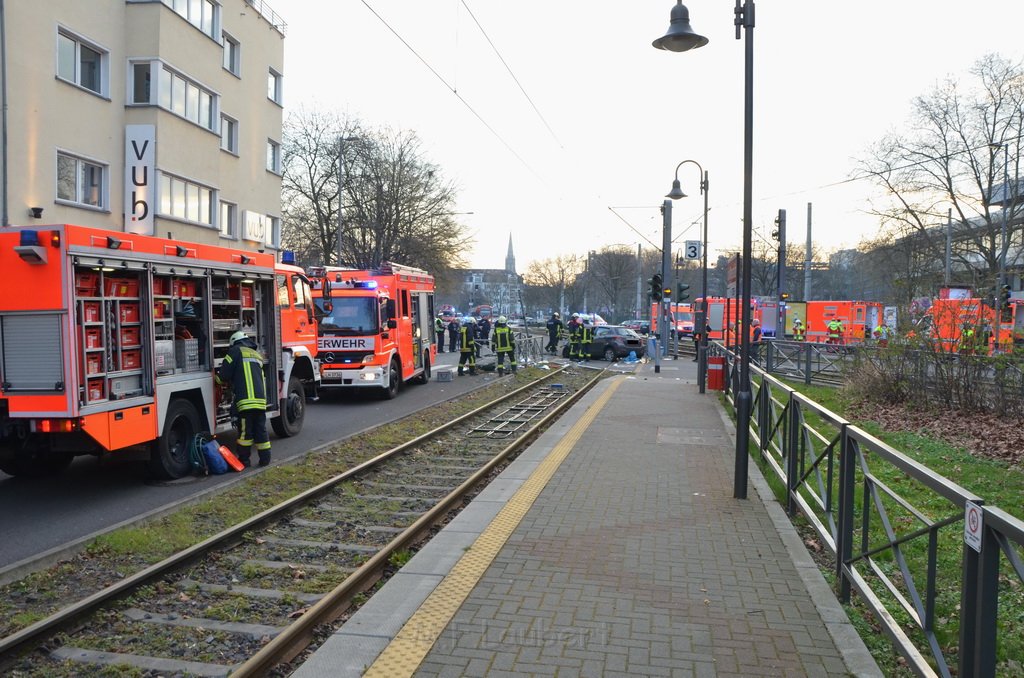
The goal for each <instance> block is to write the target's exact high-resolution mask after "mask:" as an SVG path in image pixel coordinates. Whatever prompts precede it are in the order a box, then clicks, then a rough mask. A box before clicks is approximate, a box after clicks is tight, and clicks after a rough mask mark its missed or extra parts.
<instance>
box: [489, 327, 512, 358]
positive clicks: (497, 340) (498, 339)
mask: <svg viewBox="0 0 1024 678" xmlns="http://www.w3.org/2000/svg"><path fill="white" fill-rule="evenodd" d="M491 344H492V345H493V346H494V350H495V351H498V352H507V351H511V350H512V349H513V348H515V342H514V341H513V340H512V328H511V327H509V326H508V325H495V326H494V340H493V341H492V342H491Z"/></svg>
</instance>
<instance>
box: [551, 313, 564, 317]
mask: <svg viewBox="0 0 1024 678" xmlns="http://www.w3.org/2000/svg"><path fill="white" fill-rule="evenodd" d="M551 315H553V316H554V317H556V318H561V317H562V316H560V315H558V311H555V312H554V313H552V314H551Z"/></svg>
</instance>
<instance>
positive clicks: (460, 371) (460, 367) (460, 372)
mask: <svg viewBox="0 0 1024 678" xmlns="http://www.w3.org/2000/svg"><path fill="white" fill-rule="evenodd" d="M459 376H460V377H461V376H462V365H459Z"/></svg>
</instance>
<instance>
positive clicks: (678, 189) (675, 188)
mask: <svg viewBox="0 0 1024 678" xmlns="http://www.w3.org/2000/svg"><path fill="white" fill-rule="evenodd" d="M665 197H666V198H672V199H673V200H679V199H680V198H685V197H686V194H685V193H683V187H682V186H680V184H679V179H673V180H672V190H671V191H669V192H668V195H666V196H665Z"/></svg>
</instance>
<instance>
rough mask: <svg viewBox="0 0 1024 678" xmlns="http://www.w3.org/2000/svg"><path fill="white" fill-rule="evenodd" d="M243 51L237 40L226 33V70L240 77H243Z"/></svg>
mask: <svg viewBox="0 0 1024 678" xmlns="http://www.w3.org/2000/svg"><path fill="white" fill-rule="evenodd" d="M241 49H242V46H241V45H239V44H238V41H237V40H235V39H234V38H232V37H231V36H230V35H228V34H227V33H224V69H225V70H227V71H230V72H231V73H232V74H234V75H237V76H239V77H241V75H242V61H241V52H240V51H239V50H241Z"/></svg>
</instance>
